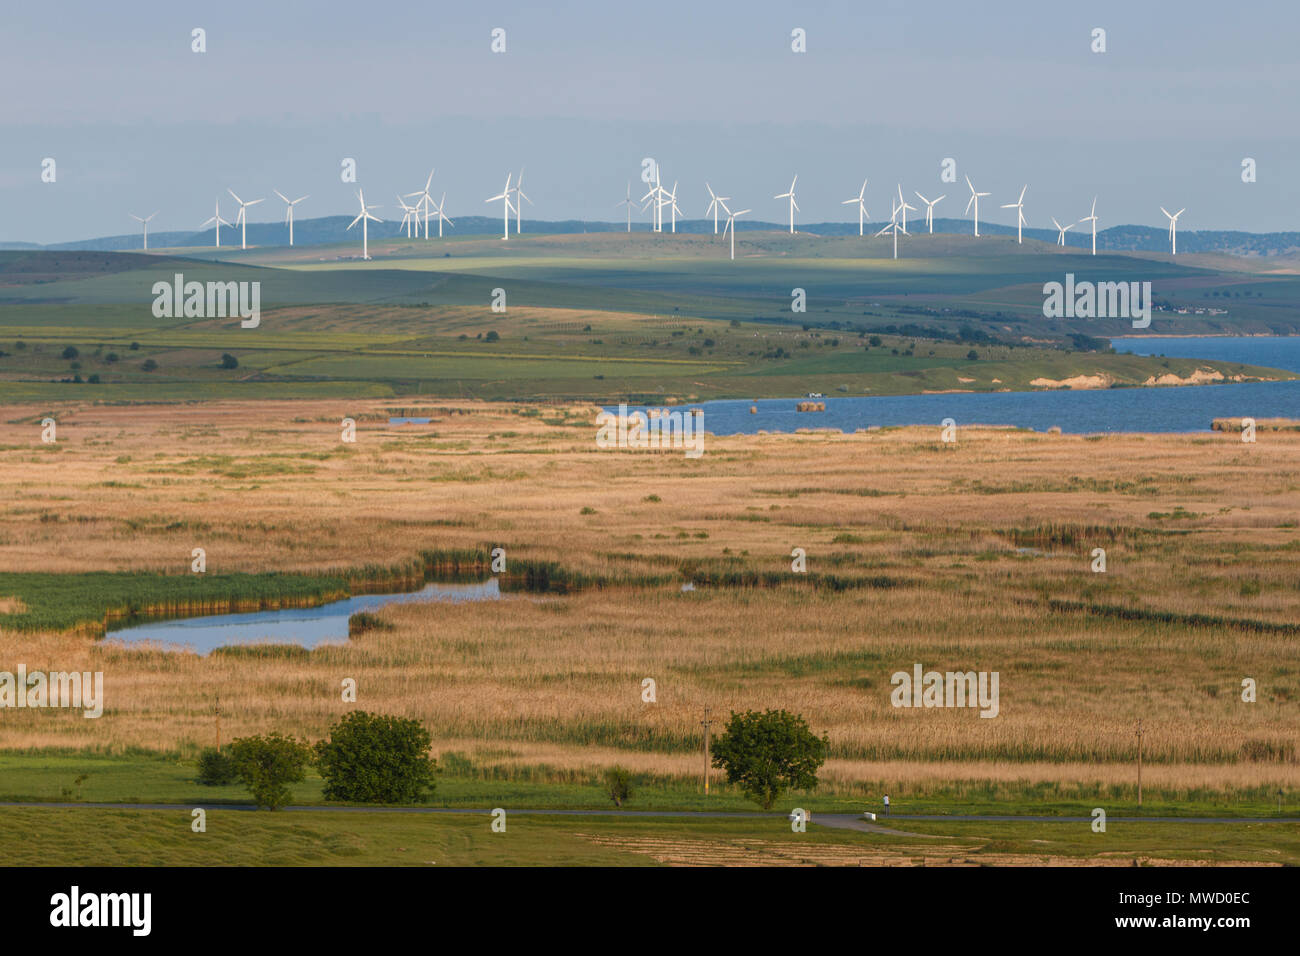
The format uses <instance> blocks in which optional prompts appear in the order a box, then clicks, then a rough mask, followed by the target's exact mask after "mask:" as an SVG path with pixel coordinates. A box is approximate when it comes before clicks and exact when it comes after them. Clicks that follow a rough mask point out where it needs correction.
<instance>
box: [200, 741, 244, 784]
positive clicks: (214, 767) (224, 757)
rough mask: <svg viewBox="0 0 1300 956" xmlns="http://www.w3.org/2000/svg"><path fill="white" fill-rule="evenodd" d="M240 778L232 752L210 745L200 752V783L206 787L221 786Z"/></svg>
mask: <svg viewBox="0 0 1300 956" xmlns="http://www.w3.org/2000/svg"><path fill="white" fill-rule="evenodd" d="M238 779H239V774H237V773H236V772H235V762H234V760H233V759H232V758H231V756H230V753H229V752H226V753H222V752H221V751H219V750H218V749H217V748H216V747H208V748H206V749H205V750H204V751H203V752H202V753H201V754H199V783H201V784H203V786H205V787H220V786H222V785H224V784H228V783H234V782H235V781H236V780H238Z"/></svg>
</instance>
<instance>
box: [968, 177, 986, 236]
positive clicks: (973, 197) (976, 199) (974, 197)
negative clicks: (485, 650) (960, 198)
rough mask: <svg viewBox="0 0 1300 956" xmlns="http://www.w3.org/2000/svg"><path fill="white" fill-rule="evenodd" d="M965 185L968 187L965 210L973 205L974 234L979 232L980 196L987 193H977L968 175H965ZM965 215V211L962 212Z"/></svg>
mask: <svg viewBox="0 0 1300 956" xmlns="http://www.w3.org/2000/svg"><path fill="white" fill-rule="evenodd" d="M966 185H967V186H969V187H970V199H968V200H966V212H970V207H971V205H972V204H973V205H974V206H975V235H976V236H977V237H978V236H979V234H980V197H981V196H988V195H990V194H989V193H977V192H976V191H975V187H974V186H972V185H971V181H970V177H969V176H967V177H966ZM963 215H965V213H963Z"/></svg>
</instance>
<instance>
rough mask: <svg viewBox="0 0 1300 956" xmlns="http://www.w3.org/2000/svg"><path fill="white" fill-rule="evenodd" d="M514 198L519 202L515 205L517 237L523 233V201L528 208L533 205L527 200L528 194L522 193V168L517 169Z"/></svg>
mask: <svg viewBox="0 0 1300 956" xmlns="http://www.w3.org/2000/svg"><path fill="white" fill-rule="evenodd" d="M515 198H516V199H518V200H519V202H517V203H515V235H516V236H517V235H519V233H521V232H523V225H524V201H525V200H527V202H528V205H530V206H531V205H532V204H533V201H532V200H531V199H529V198H528V194H527V193H525V192H524V169H523V167H522V166H521V167H519V178H518V179H517V180H515Z"/></svg>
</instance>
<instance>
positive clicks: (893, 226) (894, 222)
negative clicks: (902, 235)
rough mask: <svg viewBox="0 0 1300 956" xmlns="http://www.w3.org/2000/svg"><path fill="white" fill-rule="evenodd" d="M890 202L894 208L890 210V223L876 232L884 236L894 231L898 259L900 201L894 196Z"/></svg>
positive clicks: (895, 255)
mask: <svg viewBox="0 0 1300 956" xmlns="http://www.w3.org/2000/svg"><path fill="white" fill-rule="evenodd" d="M889 203H890V207H891V209H892V212H890V214H889V225H887V226H886V227H885V228H884V229H881V230H880V231H879V232H878V233H876V235H877V236H883V235H884V234H885V233H887V232H892V233H893V234H894V258H895V259H897V258H898V203H896V202H894V200H893V199H892V198H891V199H890V200H889Z"/></svg>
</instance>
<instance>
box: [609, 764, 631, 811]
mask: <svg viewBox="0 0 1300 956" xmlns="http://www.w3.org/2000/svg"><path fill="white" fill-rule="evenodd" d="M605 792H606V793H608V794H609V798H610V799H611V800H613V801H614V806H616V807H621V806H622V805H623V804H625V803H627V802H628V801H629V800H631V799H632V775H631V774H630V773H628V772H627V769H626V768H624V767H610V768H609V769H608V770H606V771H605Z"/></svg>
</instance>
